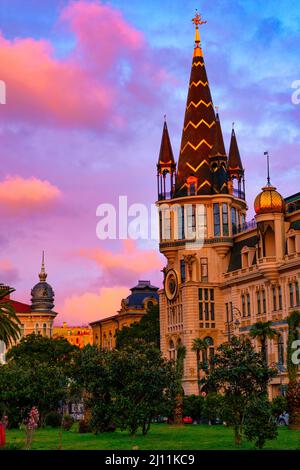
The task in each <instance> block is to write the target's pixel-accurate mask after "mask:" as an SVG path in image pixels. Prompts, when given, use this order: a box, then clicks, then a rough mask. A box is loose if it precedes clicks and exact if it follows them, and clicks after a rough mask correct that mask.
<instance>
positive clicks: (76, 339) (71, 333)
mask: <svg viewBox="0 0 300 470" xmlns="http://www.w3.org/2000/svg"><path fill="white" fill-rule="evenodd" d="M53 338H65V339H66V340H67V341H69V343H70V344H73V345H74V346H77V347H78V348H84V347H85V346H87V345H88V344H90V345H92V344H93V332H92V329H91V328H90V327H89V326H69V325H67V323H66V322H63V324H62V326H55V327H54V328H53Z"/></svg>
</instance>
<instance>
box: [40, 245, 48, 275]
mask: <svg viewBox="0 0 300 470" xmlns="http://www.w3.org/2000/svg"><path fill="white" fill-rule="evenodd" d="M39 278H40V281H41V282H45V281H46V279H47V273H46V269H45V252H44V251H43V254H42V266H41V272H40V274H39Z"/></svg>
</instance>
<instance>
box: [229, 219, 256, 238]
mask: <svg viewBox="0 0 300 470" xmlns="http://www.w3.org/2000/svg"><path fill="white" fill-rule="evenodd" d="M254 228H256V220H255V219H252V220H249V221H248V222H244V223H242V224H238V225H233V226H232V234H233V235H237V234H238V233H241V232H245V231H246V230H251V229H254Z"/></svg>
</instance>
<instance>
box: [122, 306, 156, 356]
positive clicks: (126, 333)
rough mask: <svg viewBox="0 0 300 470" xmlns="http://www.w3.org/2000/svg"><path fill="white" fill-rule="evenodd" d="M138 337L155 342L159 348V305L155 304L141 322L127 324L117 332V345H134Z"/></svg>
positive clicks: (148, 341) (147, 341)
mask: <svg viewBox="0 0 300 470" xmlns="http://www.w3.org/2000/svg"><path fill="white" fill-rule="evenodd" d="M136 339H142V340H144V341H145V342H146V343H148V344H150V343H153V344H155V345H156V346H157V347H158V348H159V343H160V331H159V307H158V305H153V307H151V308H150V309H149V310H148V312H147V313H146V314H145V315H144V316H143V317H142V318H141V320H140V322H138V323H133V324H132V325H130V326H125V327H123V328H122V329H121V330H118V331H117V333H116V347H117V349H121V348H123V347H127V346H132V345H133V343H134V342H135V340H136Z"/></svg>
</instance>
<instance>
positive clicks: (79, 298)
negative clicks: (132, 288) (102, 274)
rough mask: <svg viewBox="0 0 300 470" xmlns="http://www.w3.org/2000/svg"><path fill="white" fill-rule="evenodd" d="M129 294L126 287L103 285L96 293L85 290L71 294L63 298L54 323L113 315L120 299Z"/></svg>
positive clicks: (79, 322)
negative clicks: (81, 292)
mask: <svg viewBox="0 0 300 470" xmlns="http://www.w3.org/2000/svg"><path fill="white" fill-rule="evenodd" d="M129 294H130V292H129V290H128V288H127V287H113V288H110V287H103V288H102V289H100V291H99V292H98V293H93V292H85V293H83V294H79V295H76V294H74V295H71V296H70V297H67V298H66V299H65V300H64V303H63V305H62V306H61V307H59V306H58V308H57V311H58V312H59V315H58V317H57V318H56V321H55V323H56V324H61V323H62V322H63V321H66V322H68V323H69V324H71V325H72V324H73V325H81V324H83V323H85V324H86V323H89V322H92V321H95V320H99V319H100V318H104V317H107V316H110V315H114V314H116V313H117V311H118V310H119V309H120V306H121V300H122V299H123V298H125V297H127V296H128V295H129Z"/></svg>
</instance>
